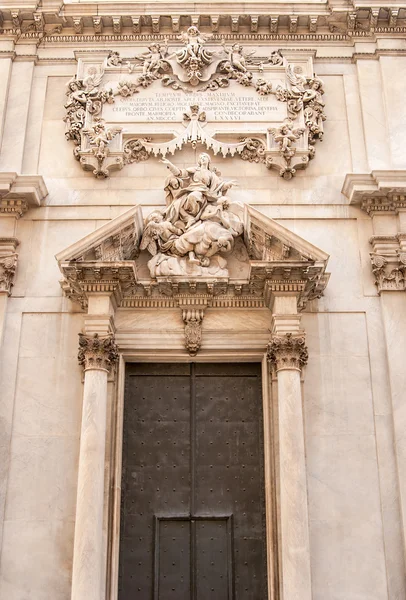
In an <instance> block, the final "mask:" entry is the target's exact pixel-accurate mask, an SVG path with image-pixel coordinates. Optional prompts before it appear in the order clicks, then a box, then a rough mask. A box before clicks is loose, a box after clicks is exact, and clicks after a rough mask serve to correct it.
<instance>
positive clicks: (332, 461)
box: [0, 0, 406, 600]
mask: <svg viewBox="0 0 406 600" xmlns="http://www.w3.org/2000/svg"><path fill="white" fill-rule="evenodd" d="M387 4H388V3H385V2H382V3H381V4H379V3H378V4H376V3H372V2H368V1H367V0H359V1H357V0H351V1H350V2H346V3H343V2H341V1H340V0H308V1H307V2H283V3H282V2H273V3H261V2H256V3H244V4H238V3H237V4H236V3H231V2H228V1H224V2H221V3H213V2H212V3H206V4H204V5H202V8H201V12H199V13H197V12H190V11H191V10H193V11H195V10H196V7H197V5H196V4H193V5H192V4H190V6H189V3H188V2H186V3H185V4H183V5H181V6H180V5H176V4H174V3H170V2H169V3H168V2H166V3H163V2H162V3H161V2H157V3H155V4H154V6H153V10H152V8H151V6H152V5H145V4H142V5H141V4H140V3H139V2H136V1H131V2H130V1H128V2H96V1H92V0H88V1H75V0H71V1H70V2H67V1H66V2H63V1H62V0H59V1H58V2H55V1H54V0H43V1H42V2H36V1H34V0H32V1H31V0H25V1H21V2H19V1H16V0H13V1H3V2H1V3H0V28H1V29H0V76H1V81H2V86H1V89H0V114H1V119H0V341H1V346H0V397H1V402H0V411H1V412H0V416H1V419H0V422H1V424H2V434H1V438H0V450H1V454H0V458H1V460H0V464H1V469H0V598H7V600H27V599H33V600H34V599H35V600H48V599H49V598H50V597H52V598H53V599H54V600H69V599H71V600H85V599H86V600H117V579H118V575H117V573H118V571H117V562H118V545H119V536H118V531H119V515H120V492H121V490H120V469H121V454H122V437H121V433H122V418H123V416H122V415H123V398H124V389H123V386H124V383H123V382H124V371H125V363H126V362H137V361H152V362H163V361H171V362H177V361H190V360H193V361H200V360H202V361H205V362H210V361H211V362H221V361H223V362H227V361H231V362H239V361H256V362H261V363H262V367H263V390H264V391H263V395H264V426H265V468H266V472H265V480H266V505H267V527H268V533H269V535H268V538H269V543H268V581H269V599H270V600H282V599H283V600H297V599H299V598H300V600H304V599H305V600H326V599H328V600H344V599H345V600H406V577H405V569H406V562H405V560H406V559H405V557H406V527H405V523H406V444H405V436H404V423H405V420H406V407H405V402H404V394H405V392H404V390H405V389H406V380H405V377H406V376H405V374H404V373H405V369H404V356H405V354H406V296H405V290H406V216H404V215H406V153H405V150H404V140H405V137H406V108H405V106H406V105H405V101H404V99H405V96H406V79H405V77H404V76H402V74H403V73H404V72H405V71H406V41H405V39H406V5H405V4H404V3H401V2H396V1H395V0H394V1H393V2H392V3H390V6H389V7H388V6H387ZM150 8H151V10H150ZM185 90H188V91H185ZM202 156H203V157H204V156H206V157H208V158H202ZM166 167H169V170H168V169H167V168H166ZM168 175H169V176H168ZM79 335H80V337H79ZM78 351H79V361H78ZM276 532H277V533H276Z"/></svg>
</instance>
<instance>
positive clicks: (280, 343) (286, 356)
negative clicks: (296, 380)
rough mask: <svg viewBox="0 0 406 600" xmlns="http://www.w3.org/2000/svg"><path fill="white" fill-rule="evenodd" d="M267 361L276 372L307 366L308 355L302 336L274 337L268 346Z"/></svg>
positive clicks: (288, 334)
mask: <svg viewBox="0 0 406 600" xmlns="http://www.w3.org/2000/svg"><path fill="white" fill-rule="evenodd" d="M267 356H268V361H269V362H270V363H271V364H272V365H275V368H276V370H277V371H280V370H282V369H298V370H299V371H301V369H302V367H304V366H305V365H306V364H307V359H308V356H309V355H308V353H307V347H306V343H305V337H304V335H292V334H291V333H287V334H285V335H274V336H273V337H272V339H271V341H270V342H269V344H268V350H267Z"/></svg>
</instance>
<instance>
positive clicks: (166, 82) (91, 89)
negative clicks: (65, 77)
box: [64, 25, 326, 179]
mask: <svg viewBox="0 0 406 600" xmlns="http://www.w3.org/2000/svg"><path fill="white" fill-rule="evenodd" d="M209 37H210V36H208V35H206V34H202V33H201V32H200V31H199V29H198V28H197V27H196V26H194V25H192V26H191V27H189V28H188V29H187V31H186V32H183V33H181V34H180V35H179V36H178V38H179V39H180V40H181V41H182V42H183V43H184V47H182V48H180V49H175V50H174V51H169V49H168V42H167V40H166V39H165V43H164V44H160V43H158V42H153V43H151V44H150V45H149V47H148V50H147V51H146V52H144V53H142V54H140V55H137V56H135V57H133V59H131V60H126V61H125V60H124V59H122V58H121V57H120V54H119V53H118V52H116V51H110V52H109V54H108V56H107V57H106V59H105V62H104V63H103V64H101V63H100V64H98V65H88V66H87V70H86V72H85V75H83V76H82V78H79V77H78V76H75V77H73V78H72V79H71V80H70V81H69V83H68V90H67V96H68V101H67V102H66V104H65V109H66V116H65V118H64V121H65V123H66V134H65V135H66V138H67V139H68V140H72V141H73V142H74V144H75V149H74V155H75V157H76V158H77V159H78V160H80V162H81V164H82V166H83V167H84V168H85V169H91V170H92V171H93V174H94V175H95V177H98V178H102V177H108V176H109V174H110V171H111V170H112V169H121V168H122V167H123V166H124V164H127V163H131V162H139V161H141V160H146V159H147V158H148V156H147V154H151V153H153V154H154V155H161V156H165V155H166V154H167V153H168V152H171V153H173V152H175V151H177V150H178V149H179V148H181V147H182V146H183V145H184V144H189V143H190V144H192V146H193V147H195V146H196V144H198V143H201V144H203V145H205V146H206V147H207V148H210V149H211V150H213V152H214V153H215V154H217V153H221V154H222V155H223V156H227V155H231V156H233V155H234V154H235V153H237V154H238V155H240V156H241V158H242V159H243V160H249V161H251V162H260V163H263V164H264V165H265V166H266V167H268V168H269V169H271V168H274V169H277V170H278V171H279V174H280V176H282V177H284V178H285V179H290V178H291V177H293V176H294V175H295V173H296V169H297V168H305V167H306V166H307V164H308V162H309V160H310V159H311V158H313V157H314V154H315V148H314V143H315V142H316V141H317V140H322V138H323V122H324V121H325V119H326V116H325V113H324V106H325V105H324V102H323V99H322V95H323V93H324V91H323V82H322V81H321V79H319V78H318V77H316V76H314V75H313V76H311V77H307V76H306V75H304V73H303V70H302V67H301V66H299V65H296V66H295V65H293V64H290V63H288V62H287V61H286V60H285V59H284V58H283V56H282V54H281V52H280V51H279V50H278V51H273V52H272V53H271V55H270V56H269V57H268V58H265V59H262V58H259V57H254V53H255V51H252V52H245V51H244V49H243V47H242V45H241V44H240V43H234V44H232V45H231V46H227V45H226V42H225V40H224V39H223V40H222V44H221V49H220V50H218V51H217V50H208V49H207V48H206V47H205V44H206V42H207V41H208V39H209ZM283 66H284V67H285V69H284V71H285V76H286V81H287V85H286V86H283V85H280V84H278V85H276V86H274V84H273V83H272V81H270V80H268V79H266V77H265V76H264V73H265V70H267V72H269V69H274V68H275V69H279V70H280V69H281V67H283ZM123 67H126V68H127V70H128V73H129V77H127V78H124V79H122V80H120V81H118V82H117V83H116V84H114V86H113V87H110V88H109V89H103V88H101V84H102V80H103V77H104V75H105V73H106V72H107V71H108V70H113V71H114V70H117V69H122V68H123ZM254 71H256V72H258V73H259V76H256V75H255V74H254ZM134 76H135V77H134ZM158 80H159V81H161V84H162V85H163V86H164V87H169V88H171V89H174V90H182V91H183V92H185V93H190V92H192V91H195V92H197V93H199V92H204V91H216V90H219V89H223V88H227V87H228V86H230V83H231V82H232V81H235V82H236V83H238V84H240V85H242V86H244V87H249V88H253V89H255V90H256V92H257V93H258V95H259V96H269V95H274V96H275V98H276V99H277V100H278V101H279V102H282V103H286V106H287V114H288V118H287V119H285V121H284V123H282V124H281V125H280V126H278V127H277V128H275V127H268V128H265V129H266V131H264V132H263V134H261V135H259V136H258V138H257V139H253V138H251V137H247V138H245V139H242V140H240V141H239V142H238V143H225V142H222V141H219V140H218V139H216V137H215V136H213V135H207V134H205V133H204V132H203V127H204V125H205V123H206V114H205V112H204V110H203V111H200V110H199V107H198V105H195V104H192V105H191V107H190V113H185V114H184V120H183V124H184V125H185V127H186V131H185V132H182V133H178V134H177V135H175V137H174V138H173V139H172V140H170V141H169V142H165V143H158V142H155V143H153V142H152V141H150V140H148V139H147V138H137V137H136V138H130V139H124V140H123V139H122V131H121V129H119V128H114V127H108V126H107V125H106V123H105V122H104V121H103V119H102V109H103V105H104V104H106V103H109V104H113V103H115V98H116V97H117V96H121V97H123V98H126V97H129V96H132V95H134V94H138V93H140V91H141V90H142V89H144V88H147V87H149V86H150V85H152V84H153V83H154V82H156V81H158ZM113 88H114V89H113ZM231 108H232V107H231ZM113 140H115V141H114V142H113ZM112 142H113V143H112ZM299 142H300V144H299V145H298V143H299Z"/></svg>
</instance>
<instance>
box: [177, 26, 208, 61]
mask: <svg viewBox="0 0 406 600" xmlns="http://www.w3.org/2000/svg"><path fill="white" fill-rule="evenodd" d="M210 37H211V36H209V35H206V34H204V33H200V31H199V30H198V28H197V27H195V26H194V25H192V27H189V29H188V30H187V31H186V32H185V31H183V32H182V33H181V34H180V35H179V36H178V39H180V40H182V42H184V44H185V45H186V48H185V49H184V50H182V51H181V53H178V57H179V62H184V60H187V58H193V59H196V60H198V61H202V62H203V63H206V64H209V62H210V59H211V55H212V52H209V51H207V50H205V49H204V48H203V46H204V44H205V43H206V42H207V40H208V39H209V38H210ZM181 54H182V56H183V54H184V55H185V58H184V59H183V58H182V59H181V58H180V56H181ZM186 57H187V58H186Z"/></svg>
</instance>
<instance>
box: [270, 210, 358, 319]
mask: <svg viewBox="0 0 406 600" xmlns="http://www.w3.org/2000/svg"><path fill="white" fill-rule="evenodd" d="M278 222H280V223H281V225H284V226H285V227H287V228H288V229H291V230H292V231H294V232H295V233H297V234H298V235H300V236H302V237H303V238H304V239H306V240H307V241H309V242H311V243H312V244H314V245H315V246H317V247H318V248H320V249H321V250H323V251H324V252H327V253H328V254H329V255H330V258H329V261H328V265H327V271H328V272H329V273H331V277H330V280H329V283H328V286H327V288H326V290H325V292H324V305H325V306H329V307H330V308H331V310H335V308H334V303H335V302H336V301H337V300H338V299H340V298H345V299H346V300H347V301H348V304H347V310H352V301H353V299H354V298H359V297H361V296H362V294H363V290H362V271H361V262H360V256H359V244H358V236H357V223H356V221H355V219H347V220H344V219H343V220H338V219H335V220H330V219H328V220H327V219H317V220H311V219H308V220H305V219H294V220H280V221H278Z"/></svg>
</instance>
